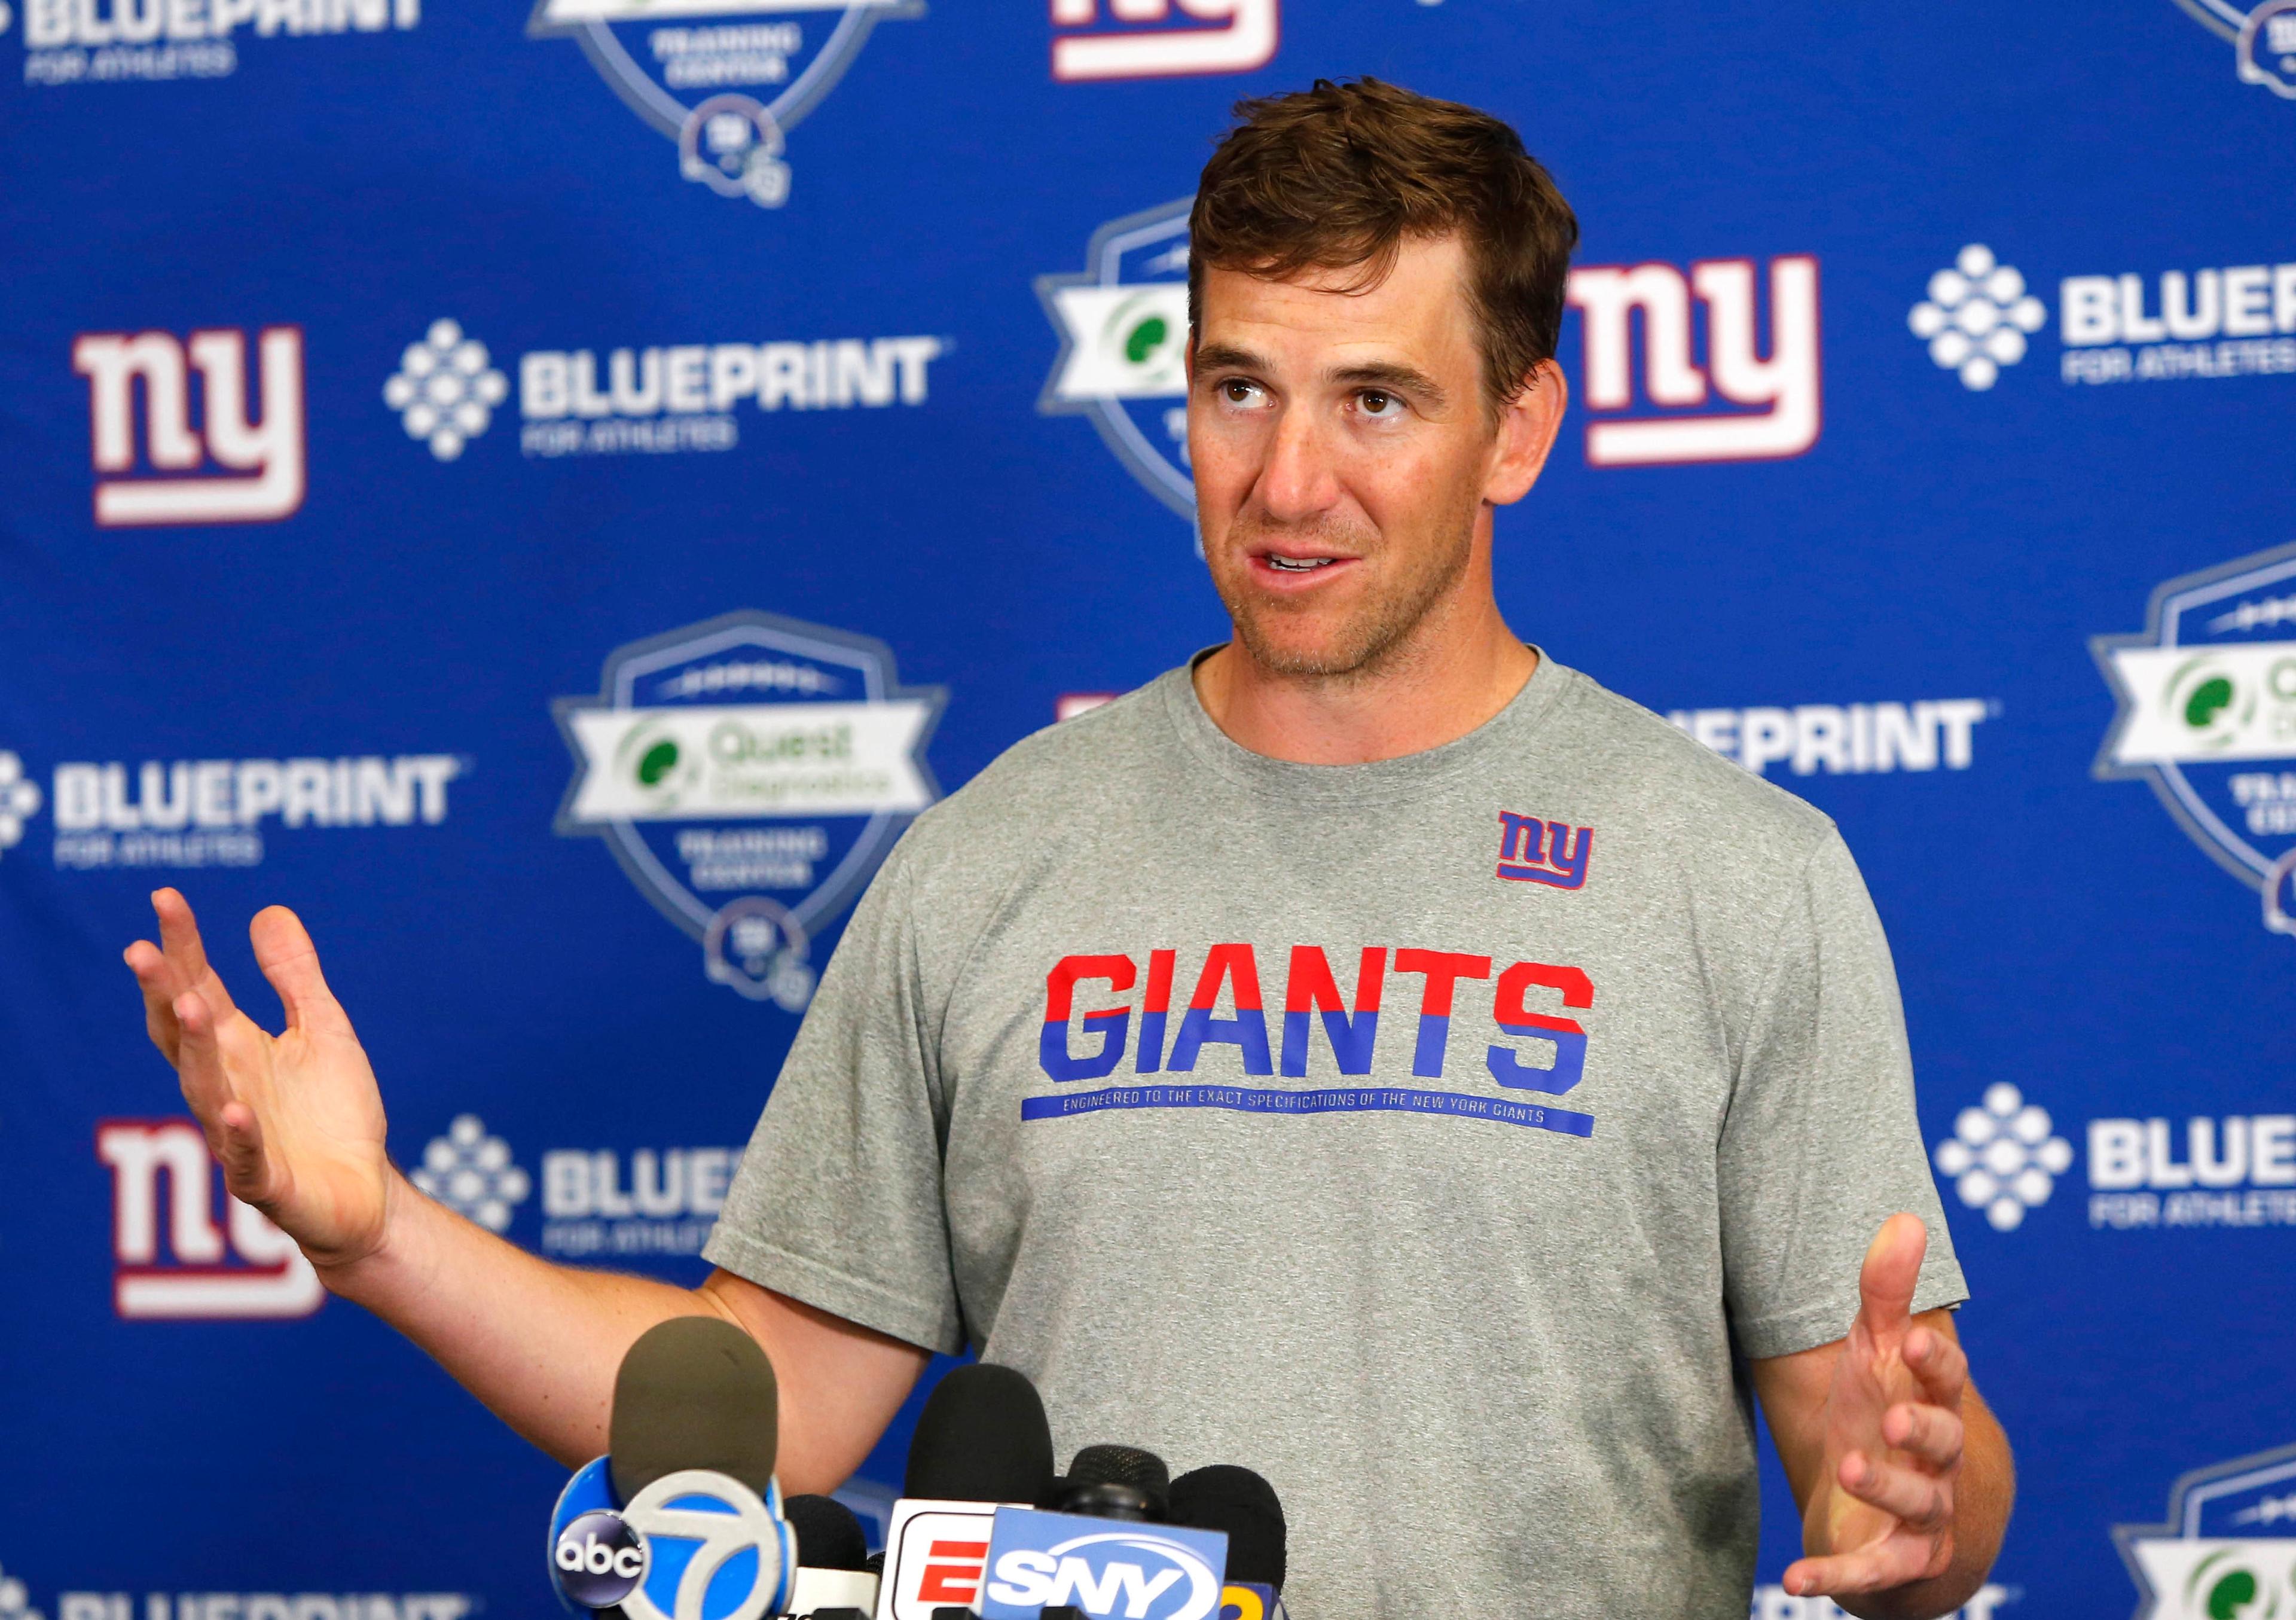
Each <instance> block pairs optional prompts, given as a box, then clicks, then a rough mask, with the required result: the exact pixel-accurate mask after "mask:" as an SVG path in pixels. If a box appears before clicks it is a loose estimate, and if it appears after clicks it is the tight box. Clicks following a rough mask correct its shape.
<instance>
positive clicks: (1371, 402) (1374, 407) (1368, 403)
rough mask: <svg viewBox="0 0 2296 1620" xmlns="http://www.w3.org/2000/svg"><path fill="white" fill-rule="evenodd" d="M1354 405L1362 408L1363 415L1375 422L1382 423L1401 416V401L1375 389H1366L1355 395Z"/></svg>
mask: <svg viewBox="0 0 2296 1620" xmlns="http://www.w3.org/2000/svg"><path fill="white" fill-rule="evenodd" d="M1356 403H1357V405H1359V406H1361V407H1363V414H1364V415H1366V416H1369V417H1371V418H1372V419H1373V420H1374V421H1376V422H1384V421H1387V420H1388V419H1389V418H1390V417H1393V416H1400V415H1403V401H1402V400H1400V399H1397V398H1396V397H1395V396H1394V395H1393V394H1390V393H1387V392H1385V391H1382V390H1380V389H1376V388H1367V389H1365V390H1364V391H1363V392H1361V393H1359V394H1357V396H1356Z"/></svg>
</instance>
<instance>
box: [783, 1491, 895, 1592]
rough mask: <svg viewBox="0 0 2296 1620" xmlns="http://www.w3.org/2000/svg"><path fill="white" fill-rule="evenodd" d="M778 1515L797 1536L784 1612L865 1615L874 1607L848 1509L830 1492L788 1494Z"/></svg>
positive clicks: (861, 1544)
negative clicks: (804, 1494)
mask: <svg viewBox="0 0 2296 1620" xmlns="http://www.w3.org/2000/svg"><path fill="white" fill-rule="evenodd" d="M782 1517H784V1518H786V1519H787V1520H789V1526H790V1532H791V1534H792V1535H794V1536H795V1537H796V1538H797V1573H796V1575H793V1576H792V1577H791V1581H790V1595H789V1608H788V1610H787V1613H789V1614H791V1615H811V1616H818V1617H819V1620H831V1617H832V1616H835V1617H836V1620H848V1617H849V1616H850V1617H852V1620H866V1617H867V1616H868V1614H869V1612H870V1611H871V1610H872V1609H873V1608H876V1607H877V1574H876V1571H874V1570H873V1569H871V1568H870V1567H869V1541H868V1538H867V1537H866V1536H865V1535H864V1534H862V1532H861V1521H860V1520H859V1519H857V1518H856V1517H853V1509H850V1508H849V1507H847V1506H846V1505H845V1504H844V1503H843V1502H841V1501H838V1500H837V1499H836V1498H835V1497H833V1496H792V1497H790V1498H789V1499H788V1500H787V1501H783V1503H782Z"/></svg>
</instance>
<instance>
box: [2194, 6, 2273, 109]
mask: <svg viewBox="0 0 2296 1620" xmlns="http://www.w3.org/2000/svg"><path fill="white" fill-rule="evenodd" d="M2177 5H2178V7H2179V8H2181V9H2182V10H2183V11H2184V12H2186V13H2187V14H2188V15H2190V16H2191V17H2192V18H2193V19H2194V21H2196V22H2198V23H2199V24H2200V25H2201V26H2202V28H2205V29H2208V30H2209V31H2210V33H2212V34H2215V35H2217V36H2218V37H2220V38H2223V39H2226V40H2229V41H2231V42H2232V48H2233V70H2234V71H2235V73H2237V74H2238V75H2239V76H2240V80H2241V82H2242V83H2243V84H2247V85H2262V86H2264V87H2265V88H2266V89H2267V90H2269V91H2271V92H2272V94H2273V95H2277V96H2282V97H2284V98H2286V99H2289V100H2296V0H2265V3H2264V4H2261V5H2252V6H2251V5H2241V4H2235V0H2177Z"/></svg>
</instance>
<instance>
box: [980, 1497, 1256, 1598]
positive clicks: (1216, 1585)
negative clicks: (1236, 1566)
mask: <svg viewBox="0 0 2296 1620" xmlns="http://www.w3.org/2000/svg"><path fill="white" fill-rule="evenodd" d="M1092 1522H1093V1521H1091V1520H1089V1519H1083V1518H1078V1517H1076V1516H1075V1515H1073V1514H1067V1513H1040V1512H1038V1511H1037V1510H1036V1509H1033V1508H999V1509H996V1527H995V1530H994V1532H993V1533H992V1534H991V1535H990V1537H989V1542H988V1581H987V1583H986V1585H985V1586H984V1587H983V1588H982V1592H981V1596H982V1602H981V1605H980V1613H981V1616H983V1620H1037V1614H1038V1612H1039V1611H1040V1610H1042V1609H1045V1608H1050V1607H1054V1606H1057V1605H1060V1604H1064V1603H1065V1604H1070V1605H1073V1606H1074V1607H1075V1608H1078V1609H1081V1610H1082V1611H1083V1612H1084V1613H1085V1614H1086V1615H1087V1616H1092V1617H1093V1620H1113V1617H1114V1616H1123V1617H1124V1620H1212V1616H1216V1615H1217V1614H1218V1609H1219V1603H1220V1576H1221V1574H1222V1572H1223V1571H1224V1570H1225V1569H1226V1567H1227V1537H1226V1535H1225V1534H1221V1533H1219V1532H1218V1531H1208V1530H1188V1529H1183V1528H1181V1527H1180V1526H1178V1525H1110V1526H1109V1527H1108V1528H1106V1529H1104V1530H1089V1529H1082V1526H1084V1525H1089V1524H1091V1523H1092ZM1080 1530H1081V1534H1079V1531H1080Z"/></svg>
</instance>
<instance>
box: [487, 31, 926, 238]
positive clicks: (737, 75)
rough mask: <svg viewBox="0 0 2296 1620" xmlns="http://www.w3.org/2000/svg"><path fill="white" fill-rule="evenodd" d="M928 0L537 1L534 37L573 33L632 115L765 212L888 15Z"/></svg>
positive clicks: (694, 169)
mask: <svg viewBox="0 0 2296 1620" xmlns="http://www.w3.org/2000/svg"><path fill="white" fill-rule="evenodd" d="M923 14H924V6H923V4H922V3H921V0H536V4H535V7H534V12H533V13H532V15H531V17H530V18H529V21H528V23H527V32H528V33H529V34H530V35H533V36H536V37H558V38H569V39H571V40H573V41H574V42H575V43H576V44H578V45H580V46H581V47H582V53H583V54H584V55H585V56H587V57H588V58H589V59H590V65H591V66H592V67H594V68H595V69H596V70H598V73H599V76H600V77H601V78H604V79H605V81H606V83H607V84H608V85H610V86H612V88H613V91H614V93H615V94H616V95H619V96H620V97H621V98H622V101H623V102H624V103H626V104H627V106H628V107H629V109H630V111H633V112H635V113H636V114H637V116H638V117H639V119H641V120H643V121H644V122H645V123H647V124H649V125H651V126H652V127H653V128H654V129H655V130H656V131H657V132H658V133H660V134H661V135H663V136H667V137H668V139H669V140H670V141H672V142H673V143H675V144H676V147H677V165H678V172H679V173H680V174H682V175H684V176H685V178H687V179H688V180H691V181H693V182H695V183H697V184H699V185H705V186H707V187H708V188H709V190H710V191H712V192H715V193H717V195H719V196H721V197H747V198H748V199H749V200H750V201H752V202H754V203H756V204H757V205H758V207H760V208H779V207H780V206H781V205H782V204H783V203H784V202H786V201H789V194H790V185H791V175H790V166H789V163H788V161H787V160H786V157H785V152H786V149H787V140H788V136H789V132H790V131H791V130H792V129H794V128H796V127H797V126H798V123H799V120H800V119H803V118H804V117H805V116H806V115H807V114H808V113H809V112H811V111H813V110H814V108H816V106H818V105H820V103H821V101H822V99H823V98H824V96H826V95H828V94H829V92H830V91H831V90H832V89H833V88H834V87H835V86H836V84H837V81H838V80H839V79H840V78H843V77H844V74H845V70H846V69H848V68H849V67H851V66H852V65H853V59H854V58H855V57H856V56H857V55H858V54H859V53H860V51H861V47H862V45H864V44H865V43H866V42H867V40H868V38H869V34H870V31H871V30H872V29H874V28H875V27H876V26H877V24H878V23H879V22H880V21H884V20H886V19H889V18H895V17H919V16H922V15H923Z"/></svg>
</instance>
